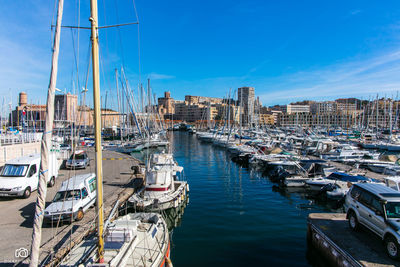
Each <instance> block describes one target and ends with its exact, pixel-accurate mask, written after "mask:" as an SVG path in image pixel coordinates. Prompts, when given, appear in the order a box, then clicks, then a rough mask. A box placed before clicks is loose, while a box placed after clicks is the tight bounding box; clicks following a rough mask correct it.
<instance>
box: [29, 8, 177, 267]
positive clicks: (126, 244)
mask: <svg viewBox="0 0 400 267" xmlns="http://www.w3.org/2000/svg"><path fill="white" fill-rule="evenodd" d="M62 7H63V0H59V11H58V14H57V30H58V32H57V33H56V37H55V40H57V39H58V41H59V37H60V33H59V30H60V29H61V17H60V16H61V14H62ZM90 9H91V16H90V21H91V42H92V62H93V64H92V72H93V98H94V99H93V103H94V117H95V118H94V119H95V120H94V126H95V127H94V128H95V154H96V159H95V163H96V187H97V194H96V211H97V216H96V217H97V228H96V235H92V236H89V237H88V238H87V239H86V240H84V241H82V242H81V243H80V244H77V245H76V246H74V247H73V248H72V250H71V251H70V252H69V254H68V255H67V256H66V257H65V258H64V259H63V260H62V261H61V263H60V265H61V266H154V267H156V266H157V267H158V266H164V265H166V264H168V263H169V254H170V238H169V232H168V228H167V224H166V222H165V220H164V219H163V217H162V216H161V215H160V214H157V213H137V214H128V215H125V216H122V217H120V218H118V219H116V220H114V221H113V222H110V221H111V220H110V219H111V217H110V219H109V220H107V222H106V224H105V223H104V219H103V215H104V214H103V208H104V206H103V188H102V186H103V181H102V180H103V179H102V178H103V170H102V148H101V117H100V116H101V112H100V77H99V47H98V43H99V41H98V40H99V39H98V29H99V27H98V14H97V1H96V0H91V1H90ZM60 10H61V12H60ZM55 43H57V42H55ZM56 51H58V50H56ZM57 56H58V52H57ZM53 63H54V59H53ZM56 74H57V73H56V69H55V73H54V72H53V69H52V75H56ZM51 84H52V83H51ZM49 87H50V88H49V95H51V93H52V92H53V93H54V89H55V84H54V85H53V87H51V86H49ZM51 89H52V90H53V91H51ZM48 98H49V97H48ZM48 102H49V99H48ZM50 102H51V101H50ZM53 102H54V101H53ZM46 119H47V117H46ZM50 122H52V121H50ZM46 124H47V122H46ZM42 160H43V159H42ZM42 165H44V166H45V167H46V158H44V160H43V161H42ZM42 176H43V175H42ZM41 180H42V179H41ZM43 180H44V179H43ZM40 186H41V184H40ZM39 194H40V192H39ZM42 198H43V196H39V197H38V201H37V208H36V216H35V217H38V218H40V220H39V221H38V222H36V219H35V226H39V228H40V226H41V224H42V221H41V220H42V219H43V215H41V213H42V212H43V208H44V202H43V201H42ZM44 199H45V192H44ZM42 205H43V206H42ZM35 229H36V228H34V233H33V241H32V244H33V245H32V253H31V263H30V266H38V259H39V247H40V241H41V240H40V236H39V238H37V237H36V232H35ZM40 233H41V232H40V231H39V234H40Z"/></svg>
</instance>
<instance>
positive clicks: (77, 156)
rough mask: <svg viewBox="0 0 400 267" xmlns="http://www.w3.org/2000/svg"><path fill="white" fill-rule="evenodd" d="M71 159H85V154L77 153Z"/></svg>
mask: <svg viewBox="0 0 400 267" xmlns="http://www.w3.org/2000/svg"><path fill="white" fill-rule="evenodd" d="M71 159H85V154H75V155H72V156H71Z"/></svg>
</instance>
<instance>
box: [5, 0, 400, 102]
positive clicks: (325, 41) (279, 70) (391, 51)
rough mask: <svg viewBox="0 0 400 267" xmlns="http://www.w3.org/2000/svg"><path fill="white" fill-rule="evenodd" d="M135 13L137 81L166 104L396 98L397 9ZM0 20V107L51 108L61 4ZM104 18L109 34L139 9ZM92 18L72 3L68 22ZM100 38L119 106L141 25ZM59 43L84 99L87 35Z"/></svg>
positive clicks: (205, 6) (173, 8)
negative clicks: (250, 94)
mask: <svg viewBox="0 0 400 267" xmlns="http://www.w3.org/2000/svg"><path fill="white" fill-rule="evenodd" d="M135 4H136V7H137V13H138V16H139V21H140V34H139V36H140V58H141V64H140V70H141V76H140V78H141V80H140V81H142V82H144V83H145V82H146V79H147V78H149V77H150V78H151V83H152V88H153V91H154V93H156V94H157V95H158V96H159V95H161V94H162V93H163V92H164V91H166V90H169V91H171V92H172V96H173V97H174V98H176V99H183V98H184V95H186V94H191V95H204V96H213V97H223V96H225V95H226V94H227V93H228V91H229V88H232V90H234V89H236V88H238V87H241V86H254V87H255V88H256V95H259V96H260V99H261V101H262V102H263V104H266V105H272V104H286V103H289V102H292V101H297V100H303V99H315V100H329V99H335V98H337V97H359V98H363V99H369V98H372V97H376V94H377V93H378V94H379V95H380V96H384V95H387V96H395V95H396V93H397V90H399V89H400V2H398V1H339V0H338V1H311V0H309V1H261V0H260V1H254V0H253V1H252V0H247V1H225V0H221V1H216V0H214V1H208V0H202V1H197V0H195V1H173V0H171V1H155V0H146V1H144V0H136V1H135ZM79 10H80V12H79ZM0 13H1V14H2V16H1V17H0V51H1V52H0V81H1V82H0V95H2V96H3V99H0V101H1V102H0V103H3V102H5V103H9V102H10V98H12V104H13V106H14V105H15V104H16V101H17V94H18V92H20V91H26V92H27V93H28V97H29V101H30V102H32V103H39V102H42V103H44V102H45V97H46V92H47V86H48V80H49V70H50V62H51V31H50V25H51V22H52V20H53V19H54V18H53V17H54V16H55V13H54V1H37V0H36V1H34V0H15V1H3V2H2V4H1V5H0ZM79 15H80V16H79ZM99 16H100V24H101V25H106V24H107V25H109V24H114V23H118V22H119V23H124V22H133V21H136V15H135V11H134V7H133V1H132V0H130V1H128V0H109V1H104V0H99ZM88 17H89V3H88V1H78V0H75V1H65V10H64V17H63V24H64V25H78V23H80V25H82V26H88V25H89V22H88ZM100 38H101V44H100V45H101V63H102V68H101V70H102V71H101V76H102V78H101V81H102V85H101V88H102V95H103V96H105V94H106V91H108V93H107V94H108V96H109V100H108V103H111V104H114V105H115V102H116V93H115V79H114V69H115V68H121V66H122V65H124V67H125V71H126V74H127V78H128V80H129V83H130V85H131V86H136V85H137V84H138V83H139V63H138V54H139V53H138V27H137V26H135V25H134V26H127V27H123V28H120V29H119V30H118V29H106V30H101V32H100ZM78 39H79V41H78ZM61 42H62V44H61V53H60V62H59V64H60V67H59V74H58V81H57V87H58V88H60V89H62V90H64V89H66V90H67V91H70V92H73V91H74V90H75V91H77V90H78V88H81V87H82V86H84V84H85V77H86V69H87V58H88V42H89V32H88V31H87V30H80V31H79V36H78V31H77V30H74V31H71V30H69V29H64V30H63V31H62V35H61ZM73 44H74V45H73ZM77 68H78V69H77ZM77 72H78V73H79V77H78V76H77V74H76V73H77ZM90 80H91V78H90V79H89V91H90V93H91V83H90ZM4 96H5V97H6V99H5V101H4ZM90 96H91V94H90ZM89 98H91V97H89Z"/></svg>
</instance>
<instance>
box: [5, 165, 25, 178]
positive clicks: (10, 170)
mask: <svg viewBox="0 0 400 267" xmlns="http://www.w3.org/2000/svg"><path fill="white" fill-rule="evenodd" d="M28 167H29V165H13V164H6V165H5V166H4V168H3V170H2V171H1V176H9V177H24V176H25V174H26V172H27V170H28Z"/></svg>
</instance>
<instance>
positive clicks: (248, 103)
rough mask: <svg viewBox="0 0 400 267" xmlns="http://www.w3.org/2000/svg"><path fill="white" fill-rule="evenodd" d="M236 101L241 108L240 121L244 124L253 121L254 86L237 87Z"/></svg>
mask: <svg viewBox="0 0 400 267" xmlns="http://www.w3.org/2000/svg"><path fill="white" fill-rule="evenodd" d="M238 101H239V103H240V105H241V107H242V109H243V112H242V122H243V123H244V124H249V123H250V124H251V123H253V120H254V103H255V90H254V87H240V88H239V89H238Z"/></svg>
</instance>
